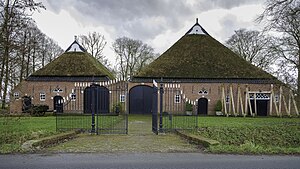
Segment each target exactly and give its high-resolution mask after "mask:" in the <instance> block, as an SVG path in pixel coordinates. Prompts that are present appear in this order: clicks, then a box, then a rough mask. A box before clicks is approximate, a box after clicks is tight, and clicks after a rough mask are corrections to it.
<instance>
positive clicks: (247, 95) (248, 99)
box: [246, 87, 253, 116]
mask: <svg viewBox="0 0 300 169" xmlns="http://www.w3.org/2000/svg"><path fill="white" fill-rule="evenodd" d="M246 100H247V102H248V103H247V104H248V105H249V110H250V115H251V116H253V111H252V106H251V101H250V95H249V89H248V87H246Z"/></svg>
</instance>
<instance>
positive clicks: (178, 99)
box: [175, 94, 181, 103]
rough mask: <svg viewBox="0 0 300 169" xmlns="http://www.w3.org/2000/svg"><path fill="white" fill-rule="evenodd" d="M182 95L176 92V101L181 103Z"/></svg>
mask: <svg viewBox="0 0 300 169" xmlns="http://www.w3.org/2000/svg"><path fill="white" fill-rule="evenodd" d="M180 98H181V97H180V95H179V94H176V95H175V103H180Z"/></svg>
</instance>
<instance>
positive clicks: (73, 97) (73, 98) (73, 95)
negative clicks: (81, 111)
mask: <svg viewBox="0 0 300 169" xmlns="http://www.w3.org/2000/svg"><path fill="white" fill-rule="evenodd" d="M76 97H77V96H76V93H71V100H72V101H75V100H76Z"/></svg>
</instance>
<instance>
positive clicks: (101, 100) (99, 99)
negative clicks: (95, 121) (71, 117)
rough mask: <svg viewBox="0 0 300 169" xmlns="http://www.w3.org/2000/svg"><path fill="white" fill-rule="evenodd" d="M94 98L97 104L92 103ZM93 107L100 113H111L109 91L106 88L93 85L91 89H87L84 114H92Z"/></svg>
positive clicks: (85, 91)
mask: <svg viewBox="0 0 300 169" xmlns="http://www.w3.org/2000/svg"><path fill="white" fill-rule="evenodd" d="M92 97H94V99H95V104H93V103H92ZM93 105H94V106H95V111H97V112H98V113H100V114H107V113H109V90H108V89H107V88H106V87H104V86H100V85H96V84H93V85H92V86H91V87H87V88H85V90H84V104H83V107H84V113H88V114H91V113H92V110H93V109H92V106H93ZM95 113H96V112H95Z"/></svg>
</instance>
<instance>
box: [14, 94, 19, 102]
mask: <svg viewBox="0 0 300 169" xmlns="http://www.w3.org/2000/svg"><path fill="white" fill-rule="evenodd" d="M14 98H15V99H16V100H17V99H19V98H20V94H19V92H15V93H14Z"/></svg>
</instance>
